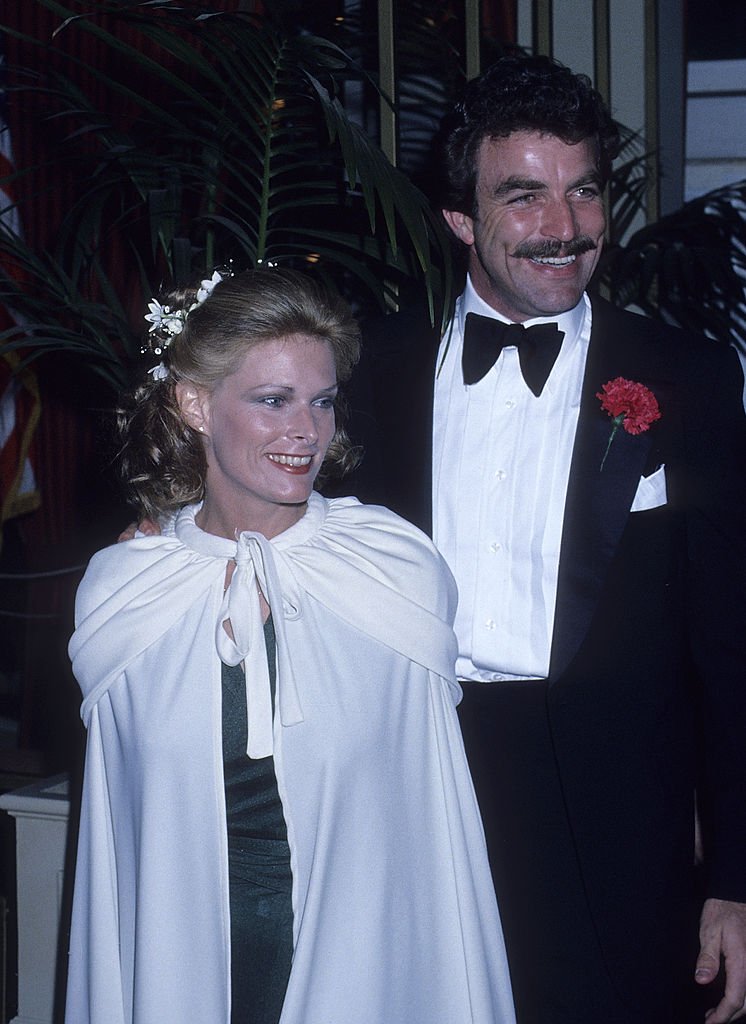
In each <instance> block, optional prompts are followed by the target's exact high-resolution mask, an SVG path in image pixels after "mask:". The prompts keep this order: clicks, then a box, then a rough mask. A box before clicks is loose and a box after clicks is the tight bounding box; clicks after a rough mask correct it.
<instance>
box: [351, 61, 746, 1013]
mask: <svg viewBox="0 0 746 1024" xmlns="http://www.w3.org/2000/svg"><path fill="white" fill-rule="evenodd" d="M617 148H618V135H617V129H616V125H615V124H614V122H613V121H612V119H611V117H610V115H609V113H608V111H607V109H606V108H605V106H604V104H603V102H602V100H601V98H600V96H599V95H598V93H596V92H595V90H593V89H592V87H591V85H590V82H589V81H588V79H586V78H585V77H584V76H577V75H574V74H572V73H571V72H570V71H569V70H568V69H566V68H564V67H562V66H561V65H559V64H557V63H555V62H553V61H551V60H549V59H548V58H543V57H526V58H523V57H507V58H504V59H502V60H500V61H498V62H497V64H496V65H494V66H493V67H492V68H490V69H488V70H487V71H486V72H485V73H484V74H483V75H482V76H481V77H480V78H479V79H476V80H475V81H474V82H472V83H470V85H469V87H468V88H467V91H466V94H465V97H464V99H463V101H462V102H461V103H460V104H458V106H457V107H456V109H455V110H454V112H453V114H452V116H451V117H450V118H449V121H448V124H447V130H446V133H445V145H444V153H445V166H446V172H447V179H448V195H447V199H446V202H445V204H444V206H445V208H444V216H445V219H446V221H447V223H448V225H449V226H450V229H451V230H452V232H453V234H454V235H455V236H456V238H457V239H459V240H460V242H461V243H463V246H464V247H465V249H466V250H467V253H468V279H467V283H466V288H465V290H464V292H463V294H462V295H461V297H460V299H459V300H458V303H457V306H456V310H455V314H454V316H453V319H452V322H451V324H450V328H449V330H448V331H446V334H445V336H444V337H443V338H442V339H441V340H440V347H438V338H437V337H435V336H434V332H433V330H432V329H431V328H430V327H429V325H428V324H427V322H426V321H425V320H424V319H423V320H419V319H418V317H416V316H410V315H409V314H407V313H400V314H393V315H392V316H388V317H386V318H384V319H383V320H382V321H381V322H379V324H378V325H377V326H376V325H371V326H370V329H369V330H368V332H367V346H366V358H367V360H368V361H369V367H368V369H369V371H370V374H369V377H368V378H367V379H365V380H364V379H363V378H361V379H360V382H359V383H360V387H361V394H362V390H363V388H364V387H368V388H369V389H370V391H369V393H368V395H367V398H366V403H367V401H368V399H369V400H370V405H369V407H368V408H367V409H362V408H361V406H360V404H359V403H358V412H359V413H360V414H361V415H359V417H358V419H357V421H356V422H357V424H358V427H359V426H360V424H363V425H364V434H365V437H366V440H367V442H368V443H369V447H370V452H369V454H368V456H367V459H366V461H365V462H364V463H363V466H362V469H361V472H360V476H359V479H358V481H357V485H356V486H357V490H356V487H355V486H353V487H352V488H350V489H351V490H352V491H353V492H354V493H359V494H360V496H361V497H363V498H364V499H368V500H377V501H380V502H381V503H385V504H388V505H390V506H391V507H393V508H394V509H395V510H397V511H399V512H400V513H401V514H403V515H405V516H407V517H408V518H410V519H411V520H413V521H414V522H416V523H418V524H419V525H421V526H422V527H423V528H424V529H426V530H430V531H432V534H433V537H434V539H435V542H436V544H437V545H438V546H439V548H440V549H441V551H442V552H443V554H444V555H445V557H446V559H447V560H448V562H449V564H450V565H451V568H452V570H453V572H454V574H455V576H456V579H457V582H458V585H459V594H460V606H459V613H458V617H457V621H456V631H457V634H458V637H459V661H458V666H457V667H458V674H459V677H460V679H461V680H463V688H464V699H463V702H462V705H461V709H460V713H461V720H462V726H463V730H464V737H465V741H466V746H467V753H468V755H469V759H470V764H471V767H472V772H473V775H474V780H475V785H476V789H477V795H478V798H479V802H480V806H481V810H482V814H483V818H484V822H485V830H486V833H487V839H488V846H489V850H490V857H491V862H492V867H493V875H494V879H495V884H496V888H497V893H498V898H499V902H500V907H501V911H502V914H503V922H504V928H505V933H506V941H507V945H508V954H509V959H510V965H511V975H512V979H513V984H514V991H515V999H516V1007H517V1012H518V1018H519V1022H520V1024H586V1022H587V1024H591V1022H592V1024H597V1022H613V1024H642V1022H648V1021H649V1022H651V1024H652V1022H663V1024H668V1022H674V1021H676V1022H679V1021H686V1020H690V1019H691V1020H701V1019H703V1017H704V1011H703V1010H701V1009H697V1006H696V999H695V996H694V995H693V993H694V992H695V991H700V990H698V989H696V986H695V985H694V984H693V983H692V981H691V978H692V976H693V975H694V976H695V978H696V982H698V983H699V985H700V986H702V985H707V984H709V983H711V982H712V981H713V980H714V979H715V978H716V976H717V977H719V981H720V983H721V988H720V989H719V990H717V991H707V993H706V999H707V1002H706V1003H705V1005H710V1006H712V1005H713V1004H717V1006H716V1008H715V1009H714V1010H711V1011H710V1015H709V1016H708V1018H707V1019H708V1022H709V1024H720V1022H723V1021H728V1020H736V1019H738V1018H740V1017H742V1016H744V1015H745V1014H746V1009H745V1006H746V757H745V756H744V741H743V736H744V730H746V642H745V637H746V572H745V571H744V565H745V563H744V541H745V532H744V511H745V510H746V493H745V490H744V484H745V481H746V427H745V425H744V416H743V408H742V405H741V390H742V386H743V378H742V375H741V371H740V367H739V364H738V361H737V358H736V356H735V353H733V352H731V351H730V350H729V349H727V348H724V347H723V346H719V345H717V344H715V343H713V342H708V341H707V340H706V339H702V338H699V337H696V336H691V335H689V334H688V333H686V332H683V331H678V330H675V329H672V328H669V327H667V326H665V325H662V324H661V323H658V322H654V321H652V320H648V319H645V318H642V317H638V316H635V315H633V314H631V313H628V312H624V311H620V310H618V309H615V308H613V307H612V306H611V305H609V304H607V303H606V302H603V301H601V300H596V299H593V300H590V299H589V297H588V294H587V292H586V286H587V285H588V282H589V280H590V278H591V275H592V273H593V271H594V269H595V267H596V265H597V263H598V259H599V255H600V252H601V246H602V241H603V235H604V230H605V214H604V206H603V200H602V189H603V186H604V184H605V182H606V178H607V175H608V171H609V166H610V162H611V160H612V158H613V157H614V155H615V153H616V151H617ZM503 324H519V325H523V327H511V328H510V330H509V331H507V332H505V330H504V329H503V330H501V325H503ZM547 324H549V325H550V326H549V327H547V326H546V325H547ZM535 325H544V328H543V331H541V330H540V331H539V332H538V333H537V332H529V331H527V330H524V328H527V327H531V326H535ZM436 369H437V372H436ZM547 374H548V377H547V376H546V375H547ZM544 377H546V380H544ZM619 378H621V379H622V380H621V382H620V381H619ZM604 385H607V386H608V387H607V388H606V391H605V390H604ZM607 391H608V392H611V397H606V394H607ZM358 397H359V396H358ZM602 399H603V403H604V404H602ZM354 406H355V400H354V399H353V407H354ZM366 413H367V414H369V415H368V418H367V419H366V418H365V414H366ZM354 425H355V420H354V419H353V433H354ZM695 792H696V794H697V799H698V803H699V818H700V820H701V824H702V830H701V831H702V840H703V847H704V855H703V856H704V883H703V888H702V897H701V898H700V900H699V903H698V905H697V907H696V910H695V913H694V915H692V908H693V906H694V904H693V900H694V897H695V882H696V878H697V872H695V866H694V862H695V835H694V833H695V806H694V803H695ZM698 871H699V873H700V874H701V873H702V869H698ZM702 898H703V899H704V904H702ZM700 910H701V920H700V930H699V936H697V929H696V918H697V917H699V916H700V914H699V912H700ZM692 919H694V922H695V924H694V928H692V927H691V925H692ZM698 938H699V943H700V948H699V951H698V947H697V940H698ZM721 957H723V958H724V960H723V962H722V965H721ZM723 978H725V979H726V980H725V984H724V986H722V980H723ZM687 982H688V983H689V985H690V986H691V987H690V989H689V991H688V994H687V995H684V996H681V995H678V997H677V993H679V994H680V993H681V992H682V991H686V986H685V983H687ZM677 998H678V1001H677ZM454 1024H456V1022H454Z"/></svg>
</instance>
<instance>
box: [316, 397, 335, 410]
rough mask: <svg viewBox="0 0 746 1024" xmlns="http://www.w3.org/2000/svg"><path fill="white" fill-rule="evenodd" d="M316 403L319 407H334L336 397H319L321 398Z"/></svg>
mask: <svg viewBox="0 0 746 1024" xmlns="http://www.w3.org/2000/svg"><path fill="white" fill-rule="evenodd" d="M314 405H315V406H316V407H317V408H318V409H333V408H334V399H333V398H319V399H317V400H316V402H315V403H314Z"/></svg>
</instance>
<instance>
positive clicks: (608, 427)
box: [550, 307, 654, 681]
mask: <svg viewBox="0 0 746 1024" xmlns="http://www.w3.org/2000/svg"><path fill="white" fill-rule="evenodd" d="M635 347H636V346H635V345H634V344H633V345H631V346H630V345H628V344H626V343H625V338H623V337H620V336H619V335H618V333H616V332H615V330H614V323H613V319H612V322H608V321H606V318H605V317H603V316H597V311H596V308H595V307H594V320H593V329H592V334H591V341H590V347H589V351H588V359H587V362H586V371H585V378H584V382H583V392H582V396H581V404H580V415H579V418H578V428H577V433H576V437H575V445H574V449H573V456H572V462H571V465H570V477H569V483H568V491H567V501H566V504H565V516H564V525H563V531H562V546H561V550H560V565H559V580H558V587H557V606H556V613H555V620H554V635H553V642H552V656H551V665H550V680H551V681H555V680H556V679H557V678H558V677H559V676H561V674H562V673H563V671H564V670H565V669H566V668H567V666H568V664H569V663H570V661H571V660H572V658H573V656H574V655H575V653H576V652H577V650H578V648H579V647H580V644H581V643H582V641H583V639H584V637H585V635H586V633H587V631H588V628H589V626H590V623H591V619H592V617H593V614H594V611H595V609H596V605H597V603H598V599H599V596H600V594H601V589H602V587H603V584H604V579H605V576H606V573H607V571H608V568H609V564H610V562H611V560H612V558H613V556H614V553H615V551H616V549H617V546H618V544H619V540H620V538H621V535H622V531H623V530H624V527H625V525H626V523H627V519H628V516H629V514H630V508H631V505H632V501H633V499H634V496H635V492H636V490H637V487H638V485H639V482H640V477H641V476H642V475H643V472H644V470H645V469H646V463H647V460H648V456H649V453H650V447H651V443H652V436H653V433H652V430H648V431H646V432H645V433H642V434H637V435H633V434H628V433H627V432H626V431H625V430H624V429H619V430H617V431H616V434H615V436H614V440H613V442H612V444H611V447H610V448H609V451H608V455H607V457H606V461H605V462H604V467H603V470H602V469H601V463H602V461H603V459H604V454H605V452H606V449H607V446H608V444H609V437H610V436H611V431H612V426H613V425H612V421H611V418H610V417H609V415H608V414H607V413H606V412H604V410H603V409H602V408H601V404H600V401H599V399H598V398H597V397H596V393H597V392H598V391H600V390H601V387H602V385H603V384H605V383H606V382H607V381H609V380H613V379H614V378H615V377H619V376H622V377H626V378H627V379H630V380H636V381H639V382H640V383H643V384H645V383H649V382H647V381H646V380H645V379H644V376H643V375H641V373H640V366H639V363H638V362H637V360H636V359H635V355H634V349H635ZM635 363H637V365H636V366H635V365H631V364H635ZM653 430H654V428H653Z"/></svg>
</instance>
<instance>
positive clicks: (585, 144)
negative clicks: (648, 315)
mask: <svg viewBox="0 0 746 1024" xmlns="http://www.w3.org/2000/svg"><path fill="white" fill-rule="evenodd" d="M475 205H476V214H475V216H474V217H473V218H472V217H469V216H467V215H466V214H463V213H458V212H455V211H452V210H444V211H443V213H444V216H445V218H446V221H447V222H448V224H449V226H450V228H451V230H452V231H453V232H454V234H455V235H456V236H457V237H458V238H460V239H461V241H462V242H464V243H465V244H466V245H467V246H469V273H470V275H471V279H472V282H473V284H474V287H475V288H476V290H477V293H478V294H479V295H480V296H481V298H483V299H484V300H485V302H487V303H489V305H491V306H492V307H493V308H494V309H495V310H497V311H498V312H499V313H501V314H502V315H503V316H505V317H507V318H508V319H510V320H512V321H515V322H516V323H522V322H523V321H524V320H529V319H531V318H532V317H537V316H553V315H556V314H558V313H563V312H565V311H566V310H568V309H572V308H573V307H574V306H576V305H577V303H578V302H579V300H580V296H581V295H582V294H583V292H584V291H585V287H586V285H587V284H588V281H589V280H590V277H591V274H592V273H593V271H594V269H595V267H596V264H597V263H598V260H599V257H600V255H601V246H602V241H603V234H604V230H605V228H606V218H605V214H604V207H603V201H602V198H601V187H600V180H599V173H598V166H597V158H596V150H595V146H594V142H593V140H592V139H585V140H583V141H582V142H578V143H576V144H574V145H568V144H567V143H566V142H563V141H562V140H561V139H558V138H557V137H556V136H555V135H545V134H542V133H540V132H535V131H520V132H514V133H513V134H512V135H509V136H508V137H507V138H504V139H503V138H501V139H483V140H482V144H481V146H480V148H479V150H478V152H477V175H476V204H475Z"/></svg>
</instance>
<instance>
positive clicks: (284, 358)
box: [179, 334, 337, 539]
mask: <svg viewBox="0 0 746 1024" xmlns="http://www.w3.org/2000/svg"><path fill="white" fill-rule="evenodd" d="M181 387H182V391H181V393H180V395H179V401H180V404H181V408H182V412H183V413H184V415H185V418H186V419H187V422H189V423H190V425H191V426H193V427H196V428H197V429H198V430H199V431H200V433H201V434H202V436H203V437H204V438H205V451H206V455H207V477H206V482H205V501H204V505H203V507H202V510H201V512H200V514H199V516H198V518H197V521H198V523H199V525H200V526H201V527H202V528H203V529H204V530H207V531H208V532H210V533H216V534H218V535H219V536H224V537H230V538H231V539H233V538H234V537H235V534H236V531H237V530H238V531H240V530H256V531H259V532H260V533H263V534H264V535H265V536H266V537H274V536H277V534H279V533H282V532H283V531H284V530H287V529H288V528H289V527H290V526H292V525H293V524H294V523H295V522H297V521H298V520H299V519H300V518H301V517H302V515H303V513H304V512H305V506H306V502H307V500H308V497H309V495H310V493H311V491H312V489H313V483H314V480H315V479H316V476H317V474H318V472H319V469H320V468H321V464H322V462H323V460H324V456H325V455H326V450H327V448H328V447H329V444H330V442H331V440H332V437H333V436H334V431H335V422H334V399H335V397H336V394H337V373H336V368H335V364H334V355H333V352H332V347H331V345H330V344H329V342H327V341H321V340H319V339H317V338H311V337H307V336H305V335H302V334H298V335H291V336H289V337H286V338H278V339H277V340H272V341H265V342H261V343H259V344H257V345H254V346H253V347H252V348H250V349H249V350H248V352H247V353H246V355H245V356H244V358H243V361H242V362H241V364H240V365H239V367H238V369H237V370H236V371H235V372H234V373H231V374H229V375H228V376H227V377H224V378H223V380H222V381H221V382H220V383H219V384H218V385H217V386H216V387H215V388H214V389H213V390H212V391H211V392H209V393H208V392H202V391H201V390H191V391H190V389H189V387H188V386H186V385H184V386H181ZM190 396H191V397H190Z"/></svg>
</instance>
